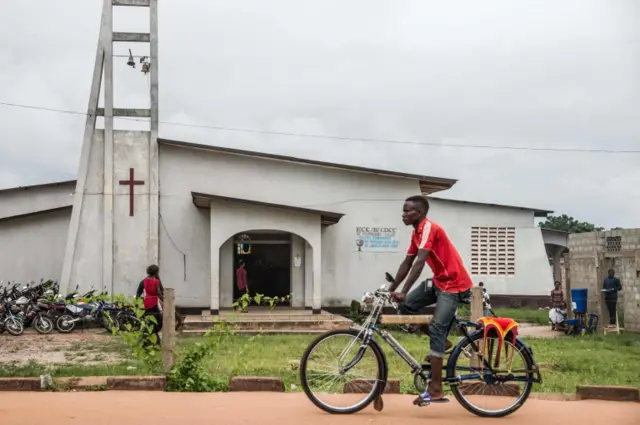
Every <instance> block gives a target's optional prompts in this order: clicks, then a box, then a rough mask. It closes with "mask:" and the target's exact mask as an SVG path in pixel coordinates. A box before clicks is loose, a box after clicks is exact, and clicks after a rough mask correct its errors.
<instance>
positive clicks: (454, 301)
mask: <svg viewBox="0 0 640 425" xmlns="http://www.w3.org/2000/svg"><path fill="white" fill-rule="evenodd" d="M428 211H429V202H428V201H427V199H426V198H424V197H423V196H412V197H410V198H407V199H406V200H405V202H404V205H403V207H402V221H403V223H404V224H405V225H407V226H413V232H412V233H411V243H410V245H409V249H408V250H407V256H406V258H405V259H404V261H403V262H402V264H400V267H399V269H398V273H397V274H396V277H395V281H394V282H393V283H392V284H391V286H390V288H389V290H390V292H391V297H392V298H393V299H394V300H395V301H398V302H399V303H400V305H399V308H398V309H399V312H400V313H401V314H418V313H419V312H420V310H422V309H423V308H424V307H426V306H429V305H432V304H434V303H435V305H436V309H435V313H434V315H433V319H432V321H431V323H430V324H429V325H428V326H426V327H425V328H424V330H425V331H426V332H427V333H428V334H429V338H430V340H431V341H430V344H431V350H430V352H429V354H428V355H427V357H426V358H425V360H426V361H429V362H430V363H431V381H430V383H429V386H428V388H427V393H426V394H425V395H424V396H425V397H426V400H425V399H424V397H422V396H419V397H418V399H416V401H415V402H414V403H418V402H420V401H429V402H431V403H437V402H447V401H449V400H448V399H447V398H445V397H444V391H443V390H442V364H443V358H444V355H445V352H446V351H447V350H448V349H449V348H450V347H451V342H450V341H448V340H447V335H448V333H449V328H450V326H451V324H452V323H453V319H454V317H455V313H456V310H457V308H458V305H459V303H460V301H461V300H462V299H464V298H467V297H468V296H469V294H470V289H471V286H472V282H471V277H470V276H469V273H468V272H467V270H466V268H465V267H464V264H463V262H462V258H461V257H460V254H459V253H458V250H457V249H456V248H455V246H454V245H453V244H452V243H451V241H450V240H449V237H448V236H447V234H446V233H445V231H444V230H443V229H442V227H440V225H438V224H436V223H434V222H433V221H431V220H429V219H428V218H427V212H428ZM425 263H427V264H429V267H430V268H431V270H432V272H433V286H431V287H429V286H427V282H426V281H424V282H422V283H420V285H418V287H417V288H416V289H415V290H414V291H412V292H411V293H409V290H410V289H411V287H412V286H413V284H414V283H415V282H416V281H417V280H418V278H419V277H420V274H421V273H422V269H423V268H424V265H425ZM407 275H408V277H407ZM405 278H407V280H406V282H405V284H404V286H403V287H402V291H401V292H395V290H396V288H397V287H398V286H399V285H400V283H402V281H403V280H405Z"/></svg>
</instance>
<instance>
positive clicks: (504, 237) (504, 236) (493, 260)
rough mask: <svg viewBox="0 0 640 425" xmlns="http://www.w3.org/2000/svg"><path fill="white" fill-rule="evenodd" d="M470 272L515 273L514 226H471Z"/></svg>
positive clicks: (486, 273)
mask: <svg viewBox="0 0 640 425" xmlns="http://www.w3.org/2000/svg"><path fill="white" fill-rule="evenodd" d="M471 274H473V275H482V276H513V275H515V274H516V229H515V227H472V228H471Z"/></svg>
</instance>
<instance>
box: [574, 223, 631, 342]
mask: <svg viewBox="0 0 640 425" xmlns="http://www.w3.org/2000/svg"><path fill="white" fill-rule="evenodd" d="M568 248H569V253H568V261H567V262H565V267H566V269H567V284H566V287H567V288H566V289H567V293H568V294H569V295H570V290H571V289H577V288H585V289H587V290H588V300H587V309H588V310H589V311H590V312H593V313H596V314H598V316H599V317H600V325H608V323H609V321H608V317H609V314H608V311H607V308H606V306H605V303H604V294H603V293H602V291H601V290H602V286H603V282H604V278H605V277H606V276H607V272H608V270H609V269H613V270H614V271H615V273H616V276H617V277H618V278H619V279H620V282H621V284H622V292H621V293H620V294H619V295H618V311H619V312H620V313H622V314H624V329H625V331H632V332H640V229H623V230H608V231H604V232H590V233H576V234H570V235H569V237H568Z"/></svg>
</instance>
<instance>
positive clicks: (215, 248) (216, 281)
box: [209, 207, 220, 315]
mask: <svg viewBox="0 0 640 425" xmlns="http://www.w3.org/2000/svg"><path fill="white" fill-rule="evenodd" d="M209 211H210V213H209V214H210V219H209V223H210V224H209V232H210V234H211V237H210V238H211V242H210V243H211V254H210V256H211V307H210V309H211V314H212V315H217V314H218V313H219V312H220V246H219V244H218V238H217V234H216V231H215V226H214V223H215V222H216V221H215V217H214V211H215V208H213V207H212V208H211V209H210V210H209Z"/></svg>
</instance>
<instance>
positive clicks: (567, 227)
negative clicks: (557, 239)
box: [538, 214, 604, 233]
mask: <svg viewBox="0 0 640 425" xmlns="http://www.w3.org/2000/svg"><path fill="white" fill-rule="evenodd" d="M538 226H540V227H542V228H543V229H550V230H561V231H563V232H569V233H587V232H600V231H602V230H604V227H596V226H595V225H594V224H591V223H587V222H586V221H578V220H576V219H575V218H573V217H569V216H568V215H566V214H562V215H559V216H554V215H551V216H549V217H548V218H547V219H546V220H545V221H543V222H541V223H540V224H538Z"/></svg>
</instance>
